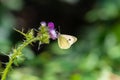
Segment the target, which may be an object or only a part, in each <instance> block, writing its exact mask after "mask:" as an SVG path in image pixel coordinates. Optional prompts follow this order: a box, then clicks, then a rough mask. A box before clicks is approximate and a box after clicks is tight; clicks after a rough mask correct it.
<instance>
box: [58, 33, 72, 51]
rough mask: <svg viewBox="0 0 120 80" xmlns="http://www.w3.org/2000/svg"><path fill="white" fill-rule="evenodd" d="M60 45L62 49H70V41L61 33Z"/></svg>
mask: <svg viewBox="0 0 120 80" xmlns="http://www.w3.org/2000/svg"><path fill="white" fill-rule="evenodd" d="M58 45H59V47H60V48H61V49H68V48H69V47H70V44H69V42H68V41H67V39H66V38H65V37H64V36H62V35H59V37H58Z"/></svg>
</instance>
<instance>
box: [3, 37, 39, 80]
mask: <svg viewBox="0 0 120 80" xmlns="http://www.w3.org/2000/svg"><path fill="white" fill-rule="evenodd" d="M38 39H39V38H33V39H31V40H26V41H25V42H23V44H21V45H20V46H19V47H18V48H17V49H16V51H13V54H12V56H11V57H10V60H9V62H8V64H7V66H6V68H5V70H4V71H3V74H2V78H1V80H6V78H7V74H8V72H9V70H10V68H11V65H12V63H13V62H14V59H15V58H16V57H17V56H18V55H19V52H21V51H22V49H23V48H24V47H25V46H27V45H28V44H30V43H32V42H34V41H37V40H38Z"/></svg>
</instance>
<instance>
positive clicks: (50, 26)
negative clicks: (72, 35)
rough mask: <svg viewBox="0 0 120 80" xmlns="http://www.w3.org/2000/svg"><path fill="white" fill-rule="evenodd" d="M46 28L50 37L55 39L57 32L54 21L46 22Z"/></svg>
mask: <svg viewBox="0 0 120 80" xmlns="http://www.w3.org/2000/svg"><path fill="white" fill-rule="evenodd" d="M47 26H48V29H49V34H50V38H51V39H53V40H55V39H56V38H57V33H56V31H55V28H54V27H55V26H54V23H53V22H49V23H48V25H47Z"/></svg>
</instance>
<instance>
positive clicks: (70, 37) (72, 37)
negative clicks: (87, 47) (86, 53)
mask: <svg viewBox="0 0 120 80" xmlns="http://www.w3.org/2000/svg"><path fill="white" fill-rule="evenodd" d="M61 36H63V37H64V38H66V39H67V41H68V42H69V44H70V45H72V44H73V43H75V42H76V41H77V38H76V37H74V36H71V35H65V34H62V35H61Z"/></svg>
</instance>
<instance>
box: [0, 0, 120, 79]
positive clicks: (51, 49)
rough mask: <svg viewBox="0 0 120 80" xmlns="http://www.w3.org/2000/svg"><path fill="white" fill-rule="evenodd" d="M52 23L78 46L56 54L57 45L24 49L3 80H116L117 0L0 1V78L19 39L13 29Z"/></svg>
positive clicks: (119, 55)
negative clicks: (71, 36) (44, 22)
mask: <svg viewBox="0 0 120 80" xmlns="http://www.w3.org/2000/svg"><path fill="white" fill-rule="evenodd" d="M41 21H46V22H49V21H53V22H54V23H55V26H56V29H57V30H58V26H60V32H61V33H64V34H70V35H74V36H76V37H77V38H78V41H77V42H76V43H75V44H74V45H73V46H72V47H71V48H70V49H67V50H61V49H60V48H59V47H58V44H57V41H52V40H51V42H50V44H47V45H41V46H40V50H38V48H37V47H38V43H34V44H33V45H29V46H28V47H26V48H25V49H24V50H23V54H24V55H23V56H21V57H19V58H18V59H17V60H16V61H15V62H14V63H15V64H14V65H13V69H12V71H11V72H10V73H9V76H8V79H7V80H120V77H119V75H120V0H90V1H89V0H0V52H1V53H0V75H1V72H2V71H3V69H4V68H5V64H4V63H7V62H8V60H9V57H8V56H6V55H9V54H10V53H11V51H12V49H13V48H15V47H16V46H17V45H18V44H20V43H21V41H23V40H24V37H23V36H22V35H21V34H19V33H17V32H15V31H14V30H13V28H17V29H19V30H22V29H25V32H26V31H27V30H29V29H31V28H36V29H37V28H38V27H39V25H40V22H41Z"/></svg>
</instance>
